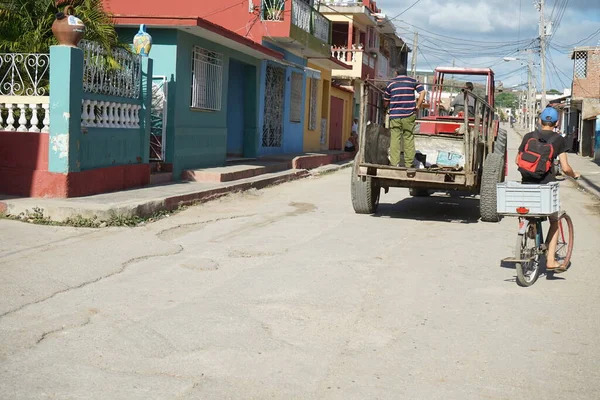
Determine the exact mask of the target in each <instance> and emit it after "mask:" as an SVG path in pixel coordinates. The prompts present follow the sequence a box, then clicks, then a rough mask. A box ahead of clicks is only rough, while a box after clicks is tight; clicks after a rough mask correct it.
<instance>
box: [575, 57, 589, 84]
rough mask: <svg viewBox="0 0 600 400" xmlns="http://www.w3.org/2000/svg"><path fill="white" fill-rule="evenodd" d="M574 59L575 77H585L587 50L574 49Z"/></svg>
mask: <svg viewBox="0 0 600 400" xmlns="http://www.w3.org/2000/svg"><path fill="white" fill-rule="evenodd" d="M574 59H575V65H574V66H573V70H574V71H575V78H587V51H576V52H575V57H574Z"/></svg>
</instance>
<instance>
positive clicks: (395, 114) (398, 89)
mask: <svg viewBox="0 0 600 400" xmlns="http://www.w3.org/2000/svg"><path fill="white" fill-rule="evenodd" d="M423 90H425V89H424V88H423V85H421V84H420V83H419V82H418V81H417V80H416V79H414V78H411V77H410V76H406V75H399V76H397V77H395V78H394V79H392V80H391V81H390V83H389V84H388V85H387V88H386V89H385V94H384V95H383V99H384V100H387V101H389V102H390V119H396V118H406V117H410V116H411V115H413V114H414V113H415V109H416V108H417V102H416V100H415V91H417V93H421V92H422V91H423Z"/></svg>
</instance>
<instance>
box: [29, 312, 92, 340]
mask: <svg viewBox="0 0 600 400" xmlns="http://www.w3.org/2000/svg"><path fill="white" fill-rule="evenodd" d="M91 322H92V318H91V317H87V318H86V320H85V321H84V322H83V323H82V324H74V325H63V326H61V327H60V328H57V329H52V330H50V331H47V332H44V333H42V336H40V338H39V339H38V340H37V341H36V342H35V344H36V345H38V344H40V343H41V342H43V341H44V340H45V339H46V338H47V337H48V336H50V335H53V334H55V333H58V332H63V331H65V330H67V329H73V328H83V327H84V326H86V325H88V324H90V323H91Z"/></svg>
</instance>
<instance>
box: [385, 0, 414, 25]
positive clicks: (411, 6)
mask: <svg viewBox="0 0 600 400" xmlns="http://www.w3.org/2000/svg"><path fill="white" fill-rule="evenodd" d="M420 1H421V0H417V1H415V2H414V3H412V4H411V5H410V6H409V7H408V8H406V9H405V10H404V11H402V12H401V13H400V14H398V15H396V16H395V17H394V18H391V19H390V22H391V21H393V20H395V19H396V18H398V17H399V16H401V15H402V14H404V13H405V12H407V11H408V10H410V9H411V8H413V7H414V6H416V5H417V4H418V3H419V2H420Z"/></svg>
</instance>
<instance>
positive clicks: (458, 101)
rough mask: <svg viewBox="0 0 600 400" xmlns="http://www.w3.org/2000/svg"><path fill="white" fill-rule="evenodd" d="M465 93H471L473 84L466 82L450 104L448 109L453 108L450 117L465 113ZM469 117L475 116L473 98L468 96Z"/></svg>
mask: <svg viewBox="0 0 600 400" xmlns="http://www.w3.org/2000/svg"><path fill="white" fill-rule="evenodd" d="M465 91H469V92H472V91H473V83H471V82H467V83H465V86H464V87H463V88H462V89H461V90H460V93H458V94H457V95H456V97H455V98H454V100H452V103H450V107H453V108H454V112H453V113H452V115H454V116H457V115H458V113H460V112H461V111H465V94H464V93H465ZM468 101H469V116H470V117H473V116H474V115H475V98H473V97H472V96H469V100H468Z"/></svg>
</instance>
